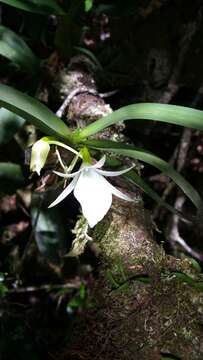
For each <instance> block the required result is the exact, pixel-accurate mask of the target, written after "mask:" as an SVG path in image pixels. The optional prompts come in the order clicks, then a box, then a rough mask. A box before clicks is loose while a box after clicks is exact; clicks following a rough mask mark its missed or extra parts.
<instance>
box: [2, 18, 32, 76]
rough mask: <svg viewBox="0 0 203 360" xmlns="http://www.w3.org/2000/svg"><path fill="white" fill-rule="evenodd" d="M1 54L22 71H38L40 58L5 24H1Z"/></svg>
mask: <svg viewBox="0 0 203 360" xmlns="http://www.w3.org/2000/svg"><path fill="white" fill-rule="evenodd" d="M0 55H2V56H4V57H6V58H7V59H9V60H10V61H12V62H13V63H14V64H15V65H17V66H19V67H20V68H21V70H22V71H26V72H29V73H31V74H32V73H36V71H37V70H39V60H38V59H37V57H36V56H35V55H34V54H33V52H32V51H31V50H30V48H29V47H28V46H27V44H26V43H25V42H24V40H23V39H22V38H21V37H20V36H18V35H17V34H15V33H14V32H13V31H11V30H10V29H8V28H6V27H5V26H3V25H1V26H0Z"/></svg>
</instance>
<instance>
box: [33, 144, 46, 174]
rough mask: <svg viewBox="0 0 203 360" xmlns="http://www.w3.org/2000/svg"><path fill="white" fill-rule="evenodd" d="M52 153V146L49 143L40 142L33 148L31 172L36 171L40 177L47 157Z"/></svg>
mask: <svg viewBox="0 0 203 360" xmlns="http://www.w3.org/2000/svg"><path fill="white" fill-rule="evenodd" d="M49 151H50V146H49V144H48V142H47V141H44V140H38V141H36V143H34V145H33V146H32V153H31V160H30V171H36V173H37V174H38V175H40V171H41V169H42V168H43V167H44V165H45V163H46V160H47V156H48V154H49Z"/></svg>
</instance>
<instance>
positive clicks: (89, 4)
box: [85, 0, 93, 12]
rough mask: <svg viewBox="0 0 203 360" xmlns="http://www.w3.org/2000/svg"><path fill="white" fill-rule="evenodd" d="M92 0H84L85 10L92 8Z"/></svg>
mask: <svg viewBox="0 0 203 360" xmlns="http://www.w3.org/2000/svg"><path fill="white" fill-rule="evenodd" d="M92 6H93V0H85V11H86V12H88V11H90V10H91V9H92Z"/></svg>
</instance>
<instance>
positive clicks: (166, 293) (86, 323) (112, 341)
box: [62, 69, 203, 360]
mask: <svg viewBox="0 0 203 360" xmlns="http://www.w3.org/2000/svg"><path fill="white" fill-rule="evenodd" d="M74 71H75V69H74ZM77 71H78V70H77ZM72 74H73V72H72V69H70V70H69V71H68V72H67V73H66V80H67V79H68V81H67V84H66V91H67V93H68V92H69V90H68V84H70V83H71V81H70V79H71V76H72ZM74 76H75V73H74ZM89 76H90V74H88V78H89ZM62 78H63V81H64V76H63V77H62ZM79 78H80V80H81V79H83V80H85V79H86V75H85V76H84V73H81V76H79ZM93 83H94V82H93V80H92V81H91V84H93ZM83 85H84V84H83ZM85 85H86V84H85ZM63 86H64V84H63ZM74 86H77V83H75V85H74ZM79 87H80V85H79V84H78V89H79ZM94 89H95V91H96V88H95V87H94ZM71 91H72V90H71ZM97 102H99V105H100V111H99V112H100V113H101V109H103V110H104V112H103V113H105V109H107V108H108V111H109V107H107V106H106V104H105V103H104V101H103V100H102V99H101V98H99V95H98V94H97V93H95V94H93V93H92V91H90V93H89V94H88V89H87V91H86V92H80V91H78V93H77V94H76V95H75V96H74V97H73V99H72V100H71V104H70V105H69V118H70V117H71V118H72V119H74V122H76V123H77V122H79V123H80V125H81V121H82V123H83V124H84V123H85V122H86V119H87V118H88V121H91V118H92V116H91V114H92V107H93V106H94V107H95V111H94V116H93V117H94V118H95V117H97V116H96V115H95V114H96V113H97V109H96V106H97V105H96V104H97ZM74 104H75V106H74ZM78 104H83V105H84V104H85V116H83V114H84V108H83V109H82V110H81V107H80V106H79V105H78ZM88 108H90V109H91V112H90V116H89V117H87V114H88ZM116 131H117V132H118V129H115V128H114V129H113V130H111V131H109V132H108V133H105V134H102V136H105V137H111V136H112V135H115V132H116ZM117 135H118V136H120V134H119V133H118V134H117ZM152 229H153V226H152V224H151V221H150V218H149V215H148V214H147V212H146V211H145V209H144V206H143V203H142V200H141V199H140V200H139V201H137V202H135V203H128V202H124V201H121V200H118V199H114V201H113V206H112V208H111V210H110V211H109V213H108V214H107V215H106V216H105V218H104V220H103V221H102V222H100V223H99V224H98V225H97V226H96V227H95V229H94V230H93V232H92V234H91V235H92V238H93V240H94V242H95V244H96V246H97V248H98V251H99V258H100V266H99V272H98V277H97V279H96V280H95V283H94V286H93V288H92V289H90V293H89V301H88V303H89V304H90V305H91V306H90V308H89V309H86V310H85V311H84V314H83V315H82V317H81V319H79V320H78V323H77V324H76V325H75V327H74V329H73V334H72V338H71V340H70V342H69V344H68V345H67V347H68V349H65V351H64V354H63V356H62V358H63V359H89V360H90V359H91V360H92V359H98V360H101V359H102V360H104V359H114V360H116V359H118V360H122V359H123V360H124V359H125V360H131V359H132V360H135V359H142V360H145V359H146V360H150V359H153V360H154V359H161V357H162V356H164V354H168V355H169V354H170V355H173V356H176V357H178V358H180V359H184V360H187V359H188V360H200V359H202V358H203V333H202V328H201V327H202V323H203V295H202V293H201V292H199V291H198V290H196V289H195V288H193V287H192V286H189V285H188V284H185V283H184V282H182V281H180V280H179V279H178V278H177V276H176V274H175V273H176V272H183V273H186V274H192V276H194V277H195V276H197V274H196V275H195V273H194V269H193V268H192V266H191V264H190V262H189V261H188V260H178V259H176V258H173V257H169V256H167V255H166V254H165V252H164V250H163V248H162V246H159V245H158V244H157V243H156V242H155V241H154V239H153V231H152Z"/></svg>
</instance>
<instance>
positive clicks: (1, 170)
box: [0, 162, 24, 194]
mask: <svg viewBox="0 0 203 360" xmlns="http://www.w3.org/2000/svg"><path fill="white" fill-rule="evenodd" d="M23 182H24V177H23V174H22V170H21V167H20V166H19V165H17V164H13V163H6V162H2V163H0V193H8V194H12V193H13V192H14V191H15V190H16V189H17V188H18V187H20V186H22V185H23Z"/></svg>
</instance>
